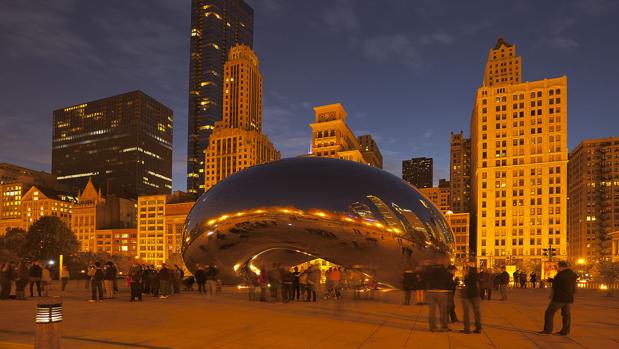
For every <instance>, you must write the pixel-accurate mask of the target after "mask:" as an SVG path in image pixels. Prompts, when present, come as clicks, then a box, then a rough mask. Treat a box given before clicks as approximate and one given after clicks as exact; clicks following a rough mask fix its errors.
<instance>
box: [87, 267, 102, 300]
mask: <svg viewBox="0 0 619 349" xmlns="http://www.w3.org/2000/svg"><path fill="white" fill-rule="evenodd" d="M88 276H90V289H91V291H92V293H91V296H92V297H91V298H90V300H89V302H96V301H99V302H103V278H104V277H105V275H104V274H103V269H102V268H101V263H99V262H95V265H94V266H91V267H90V270H89V271H88ZM97 296H98V298H97Z"/></svg>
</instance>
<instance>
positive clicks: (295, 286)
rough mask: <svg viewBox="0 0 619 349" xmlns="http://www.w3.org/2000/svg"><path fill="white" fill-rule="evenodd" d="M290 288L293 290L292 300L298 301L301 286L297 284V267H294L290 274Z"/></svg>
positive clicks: (298, 274) (298, 273)
mask: <svg viewBox="0 0 619 349" xmlns="http://www.w3.org/2000/svg"><path fill="white" fill-rule="evenodd" d="M292 276H293V279H292V288H293V297H292V299H293V300H297V301H298V300H299V297H300V295H301V285H300V283H299V277H300V276H301V273H300V272H299V268H298V267H294V271H293V272H292Z"/></svg>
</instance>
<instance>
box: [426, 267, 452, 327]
mask: <svg viewBox="0 0 619 349" xmlns="http://www.w3.org/2000/svg"><path fill="white" fill-rule="evenodd" d="M425 280H427V284H428V294H427V299H428V305H429V307H430V316H429V318H428V320H429V324H430V331H432V332H446V331H449V327H448V326H447V316H448V311H449V309H448V305H449V292H450V290H451V287H452V285H451V283H452V276H451V274H450V273H449V272H448V271H447V269H446V268H445V266H443V265H440V264H435V265H431V266H429V267H428V270H427V272H426V273H425ZM437 311H438V313H439V320H440V328H438V327H437V325H436V312H437Z"/></svg>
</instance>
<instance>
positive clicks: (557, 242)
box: [471, 39, 567, 268]
mask: <svg viewBox="0 0 619 349" xmlns="http://www.w3.org/2000/svg"><path fill="white" fill-rule="evenodd" d="M520 64H521V59H520V57H518V56H516V47H515V45H511V44H508V43H507V42H505V41H504V40H503V39H499V41H498V42H497V45H496V46H495V47H494V48H493V49H491V50H490V52H489V54H488V62H487V64H486V71H485V74H484V85H483V86H481V87H480V88H478V89H477V94H476V100H475V106H474V109H473V113H472V118H471V147H472V148H471V149H472V154H471V158H472V160H473V161H472V188H473V195H472V199H473V204H472V207H473V213H472V214H473V215H475V218H476V219H475V220H476V225H477V228H476V233H477V235H476V255H477V262H478V264H479V265H481V266H494V265H504V264H517V265H518V264H521V265H522V267H523V268H530V267H531V266H532V265H539V264H541V263H542V262H544V261H545V260H547V259H548V258H547V257H545V256H544V249H547V248H555V249H556V257H557V258H565V257H567V191H566V190H565V184H566V180H567V78H566V77H565V76H563V77H559V78H553V79H545V80H540V81H533V82H521V80H520V76H521V72H522V69H521V66H520Z"/></svg>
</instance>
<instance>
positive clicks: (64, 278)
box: [60, 267, 71, 292]
mask: <svg viewBox="0 0 619 349" xmlns="http://www.w3.org/2000/svg"><path fill="white" fill-rule="evenodd" d="M70 277H71V274H70V273H69V268H67V267H63V268H62V272H61V273H60V283H61V290H62V292H64V291H65V290H66V289H67V285H68V284H69V278H70Z"/></svg>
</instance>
